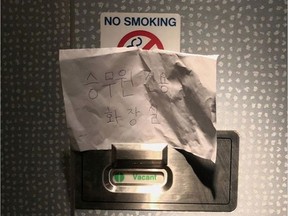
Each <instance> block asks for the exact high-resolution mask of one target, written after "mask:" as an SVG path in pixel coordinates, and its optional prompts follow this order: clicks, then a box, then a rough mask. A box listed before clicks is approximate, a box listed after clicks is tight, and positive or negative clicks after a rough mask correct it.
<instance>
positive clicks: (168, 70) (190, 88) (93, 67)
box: [60, 48, 217, 162]
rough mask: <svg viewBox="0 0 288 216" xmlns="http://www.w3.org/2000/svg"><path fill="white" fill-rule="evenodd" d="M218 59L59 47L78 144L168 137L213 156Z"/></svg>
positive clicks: (187, 148)
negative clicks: (63, 48)
mask: <svg viewBox="0 0 288 216" xmlns="http://www.w3.org/2000/svg"><path fill="white" fill-rule="evenodd" d="M216 61H217V56H216V55H193V54H186V53H175V52H170V51H163V50H153V51H147V50H141V49H138V48H101V49H73V50H60V68H61V77H62V87H63V95H64V102H65V110H66V118H67V124H68V126H69V127H70V128H71V129H72V132H73V137H74V139H75V140H76V145H75V146H74V149H76V150H79V151H86V150H95V149H110V148H111V144H112V143H151V144H153V143H168V144H169V145H170V146H173V147H174V148H179V149H184V150H185V151H188V152H191V153H193V154H195V155H197V156H199V157H202V158H205V159H209V160H212V161H213V162H215V160H216V148H217V147H216V146H217V137H216V129H215V127H214V123H215V121H216V104H215V103H216V101H215V98H216Z"/></svg>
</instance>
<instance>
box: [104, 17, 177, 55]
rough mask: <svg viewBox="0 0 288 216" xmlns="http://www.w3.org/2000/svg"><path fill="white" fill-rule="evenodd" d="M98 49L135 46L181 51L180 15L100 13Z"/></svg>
mask: <svg viewBox="0 0 288 216" xmlns="http://www.w3.org/2000/svg"><path fill="white" fill-rule="evenodd" d="M100 20H101V47H138V48H142V49H147V50H150V49H154V48H157V49H165V50H172V51H177V52H179V51H180V33H181V32H180V27H181V22H180V15H179V14H165V13H108V12H107V13H102V14H101V17H100Z"/></svg>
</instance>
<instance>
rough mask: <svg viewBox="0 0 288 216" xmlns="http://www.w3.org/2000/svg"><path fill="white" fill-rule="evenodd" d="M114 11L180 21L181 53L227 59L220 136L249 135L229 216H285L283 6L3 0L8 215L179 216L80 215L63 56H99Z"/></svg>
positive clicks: (230, 1)
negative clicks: (90, 51)
mask: <svg viewBox="0 0 288 216" xmlns="http://www.w3.org/2000/svg"><path fill="white" fill-rule="evenodd" d="M70 6H71V7H70ZM109 11H110V12H148V13H158V12H166V13H178V14H180V15H181V20H182V32H181V50H182V51H183V52H192V53H199V54H219V55H220V56H219V62H218V73H217V121H218V122H217V129H219V130H220V129H224V130H236V131H237V132H238V133H239V135H240V160H239V188H238V207H237V209H236V210H235V211H234V212H232V213H229V214H228V215H244V214H245V215H249V216H250V215H251V216H252V215H253V216H254V215H261V216H262V215H264V216H265V215H280V216H283V215H286V214H287V64H286V63H287V62H286V61H287V50H286V48H287V1H284V0H265V1H256V0H250V1H249V0H213V1H212V0H189V1H188V0H181V1H176V0H173V1H172V0H170V1H169V0H167V1H164V0H159V1H158V0H157V1H156V0H145V1H140V0H138V1H136V0H122V1H119V0H114V1H96V0H86V1H80V0H74V2H71V5H70V2H69V1H68V0H61V1H56V0H50V1H44V0H34V1H32V0H31V1H29V0H27V1H20V0H14V1H12V0H11V1H8V0H4V1H2V11H1V12H2V33H1V34H2V57H1V58H2V77H1V79H2V91H1V105H2V120H1V138H2V142H1V207H2V210H1V211H2V215H70V214H71V215H74V214H75V215H79V216H80V215H81V216H86V215H87V216H88V215H111V216H112V215H113V216H156V215H158V216H162V215H176V213H173V212H141V211H122V212H121V211H103V210H102V211H101V210H95V211H92V210H87V211H82V210H76V211H74V210H72V209H71V203H70V201H69V199H70V198H69V187H68V182H69V179H68V168H69V167H68V163H67V152H69V144H68V136H67V132H66V130H65V128H66V122H65V113H64V107H63V98H62V91H61V82H60V73H59V68H58V67H59V66H58V50H59V49H60V48H68V47H69V46H70V33H72V37H71V41H72V42H73V46H74V47H77V48H83V47H99V45H100V29H99V28H100V20H99V18H100V13H101V12H109ZM70 13H71V14H72V15H73V16H72V17H71V21H70ZM70 22H71V27H72V31H70ZM285 157H286V159H285ZM191 214H192V213H188V212H187V213H177V215H191ZM193 215H227V213H193Z"/></svg>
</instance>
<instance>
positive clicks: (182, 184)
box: [72, 131, 239, 211]
mask: <svg viewBox="0 0 288 216" xmlns="http://www.w3.org/2000/svg"><path fill="white" fill-rule="evenodd" d="M217 134H218V135H217V145H218V148H217V159H216V164H213V163H212V162H210V161H207V160H204V159H201V158H198V157H195V156H193V155H191V154H189V153H186V152H184V151H180V150H175V149H173V148H170V147H168V148H167V147H166V146H165V145H163V144H160V145H159V146H158V148H155V149H156V150H151V149H150V150H148V149H145V147H143V148H142V147H141V149H139V148H134V149H133V147H132V146H131V148H130V147H129V146H126V147H123V146H124V145H123V146H121V145H120V146H118V147H117V145H116V147H115V146H114V147H113V148H112V150H95V151H86V152H82V153H80V152H72V173H73V179H74V180H75V181H74V182H73V188H74V196H75V207H76V208H81V209H138V210H144V209H145V210H173V211H181V210H183V211H187V210H190V211H232V210H234V209H235V208H236V204H237V180H238V179H237V176H238V154H239V137H238V135H237V134H236V133H235V132H233V131H219V132H217ZM129 149H130V150H129ZM154 179H155V181H154ZM153 181H154V183H153Z"/></svg>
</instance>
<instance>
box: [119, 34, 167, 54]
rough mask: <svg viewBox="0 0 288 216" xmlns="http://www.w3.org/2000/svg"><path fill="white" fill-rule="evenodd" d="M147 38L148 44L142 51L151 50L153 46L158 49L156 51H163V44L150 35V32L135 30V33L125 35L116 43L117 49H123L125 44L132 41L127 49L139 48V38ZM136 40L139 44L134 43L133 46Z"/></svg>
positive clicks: (140, 42)
mask: <svg viewBox="0 0 288 216" xmlns="http://www.w3.org/2000/svg"><path fill="white" fill-rule="evenodd" d="M143 36H144V37H147V38H148V40H149V41H148V43H146V44H145V45H144V46H143V47H142V49H146V50H149V49H151V48H152V47H153V46H154V45H155V46H156V47H157V48H158V49H164V46H163V44H162V43H161V41H160V39H159V38H158V37H157V36H156V35H154V34H152V33H151V32H148V31H144V30H137V31H133V32H129V33H128V34H126V35H125V36H124V37H123V38H122V39H121V40H120V42H119V43H118V45H117V47H124V46H125V44H126V43H127V42H128V41H129V40H130V39H132V41H131V44H130V45H128V47H130V46H140V45H142V39H141V37H143ZM136 39H138V40H139V42H136V44H134V43H133V42H134V41H135V40H136Z"/></svg>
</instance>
